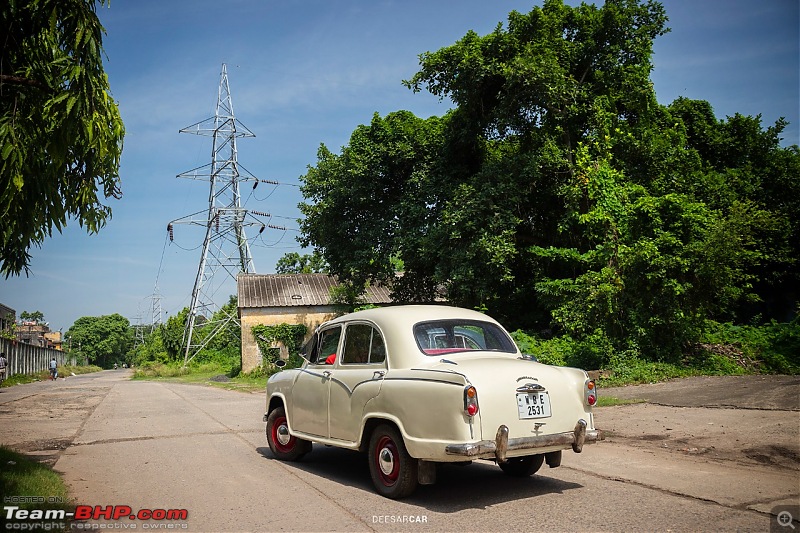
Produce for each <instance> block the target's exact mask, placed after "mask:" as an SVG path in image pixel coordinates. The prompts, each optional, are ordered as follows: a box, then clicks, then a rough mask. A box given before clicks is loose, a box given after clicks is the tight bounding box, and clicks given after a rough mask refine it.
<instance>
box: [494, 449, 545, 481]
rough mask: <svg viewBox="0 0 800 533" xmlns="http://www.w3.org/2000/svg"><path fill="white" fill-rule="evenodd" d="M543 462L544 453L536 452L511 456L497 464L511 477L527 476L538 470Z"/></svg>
mask: <svg viewBox="0 0 800 533" xmlns="http://www.w3.org/2000/svg"><path fill="white" fill-rule="evenodd" d="M543 462H544V455H542V454H538V455H525V456H523V457H512V458H510V459H509V460H508V461H506V462H504V463H499V464H500V469H501V470H502V471H503V472H505V473H506V474H508V475H509V476H511V477H528V476H532V475H533V474H535V473H536V472H538V471H539V468H541V466H542V463H543Z"/></svg>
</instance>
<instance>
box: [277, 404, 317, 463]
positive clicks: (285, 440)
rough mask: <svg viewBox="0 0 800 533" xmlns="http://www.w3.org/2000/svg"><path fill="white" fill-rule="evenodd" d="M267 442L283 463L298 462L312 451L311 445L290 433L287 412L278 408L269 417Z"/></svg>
mask: <svg viewBox="0 0 800 533" xmlns="http://www.w3.org/2000/svg"><path fill="white" fill-rule="evenodd" d="M267 442H268V443H269V449H270V450H272V453H273V454H274V455H275V457H277V458H278V459H280V460H282V461H297V460H299V459H300V458H301V457H303V456H304V455H305V454H307V453H308V452H310V451H311V443H310V442H309V441H307V440H305V439H298V438H297V437H295V436H293V435H291V434H290V433H289V422H288V421H287V419H286V411H285V410H284V408H283V407H278V408H277V409H273V410H272V412H270V414H269V417H267Z"/></svg>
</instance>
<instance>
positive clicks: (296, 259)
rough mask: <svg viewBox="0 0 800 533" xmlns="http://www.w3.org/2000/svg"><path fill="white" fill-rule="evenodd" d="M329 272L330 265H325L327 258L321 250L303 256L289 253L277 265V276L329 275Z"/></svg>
mask: <svg viewBox="0 0 800 533" xmlns="http://www.w3.org/2000/svg"><path fill="white" fill-rule="evenodd" d="M327 272H328V264H327V263H325V258H324V257H322V254H321V253H319V250H314V252H313V253H311V254H303V255H300V254H298V253H297V252H289V253H287V254H284V256H283V257H281V258H280V259H278V263H277V265H275V273H276V274H327Z"/></svg>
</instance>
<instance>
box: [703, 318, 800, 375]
mask: <svg viewBox="0 0 800 533" xmlns="http://www.w3.org/2000/svg"><path fill="white" fill-rule="evenodd" d="M703 342H704V343H707V344H709V345H725V346H732V347H735V348H736V349H737V350H738V351H740V352H741V356H742V357H743V358H745V359H747V360H752V361H757V362H760V364H761V371H762V372H766V373H777V374H800V321H798V318H797V317H795V319H794V320H792V321H791V322H776V321H775V320H773V321H771V322H770V323H768V324H764V325H761V326H747V325H744V326H739V325H734V324H732V323H730V322H728V323H718V322H713V321H708V322H707V323H706V333H705V335H704V337H703Z"/></svg>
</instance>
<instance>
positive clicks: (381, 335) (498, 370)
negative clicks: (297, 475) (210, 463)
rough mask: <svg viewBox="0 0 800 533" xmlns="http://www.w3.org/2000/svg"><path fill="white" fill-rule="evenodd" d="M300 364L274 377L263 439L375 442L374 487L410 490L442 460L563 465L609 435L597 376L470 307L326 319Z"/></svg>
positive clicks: (294, 453)
mask: <svg viewBox="0 0 800 533" xmlns="http://www.w3.org/2000/svg"><path fill="white" fill-rule="evenodd" d="M305 352H306V353H304V354H302V355H303V358H304V359H305V362H304V364H303V365H302V367H300V368H296V369H291V370H282V371H280V372H278V373H276V374H274V375H272V376H271V377H270V379H269V380H268V382H267V400H266V404H267V405H266V414H265V415H264V420H265V421H266V423H267V427H266V433H267V441H268V442H269V447H270V449H271V450H272V453H273V454H274V455H275V457H277V458H278V459H281V460H286V461H296V460H298V459H300V458H301V457H303V455H305V454H306V453H308V452H309V451H311V447H312V446H311V443H312V442H317V443H320V444H324V445H331V446H338V447H342V448H348V449H351V450H360V451H362V452H366V453H367V457H368V460H369V469H370V474H371V476H372V481H373V484H374V485H375V488H376V489H377V491H378V492H379V493H380V494H382V495H384V496H386V497H388V498H395V499H397V498H402V497H405V496H408V495H409V494H411V493H412V492H413V491H414V489H415V488H416V487H417V485H418V484H431V483H434V482H435V480H436V465H437V463H464V462H469V461H471V460H473V459H489V460H493V461H496V462H497V464H498V465H499V466H500V468H501V469H502V470H503V471H504V472H506V473H507V474H509V475H512V476H530V475H532V474H533V473H535V472H536V471H537V470H538V469H539V467H541V465H542V463H544V462H546V463H547V464H548V465H549V466H550V467H551V468H554V467H557V466H559V465H560V464H561V452H562V450H567V449H572V450H573V451H575V452H577V453H580V452H581V450H582V448H583V445H584V444H587V443H592V442H595V441H597V440H601V439H602V438H603V437H602V433H601V432H600V431H598V430H596V429H595V427H594V419H593V416H592V406H593V405H594V404H595V402H596V401H597V390H596V388H595V384H594V382H593V381H592V380H591V379H589V377H588V375H587V374H586V372H584V371H583V370H578V369H575V368H563V367H555V366H548V365H544V364H541V363H538V362H536V360H535V359H534V358H532V357H530V356H525V355H522V354H521V353H520V351H519V349H518V348H517V346H516V345H515V344H514V341H513V340H512V339H511V337H510V336H509V335H508V333H507V332H506V331H505V329H503V327H502V326H501V325H500V324H499V323H497V322H496V321H495V320H493V319H492V318H490V317H488V316H486V315H484V314H481V313H478V312H476V311H470V310H467V309H460V308H455V307H446V306H437V305H411V306H397V307H386V308H380V309H368V310H364V311H359V312H356V313H352V314H348V315H345V316H342V317H339V318H336V319H334V320H331V321H329V322H326V323H324V324H322V325H321V326H320V327H319V328H318V329H317V330H316V331H315V332H314V336H313V338H312V339H311V341H310V342H309V343H308V344H307V347H306V349H305Z"/></svg>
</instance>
